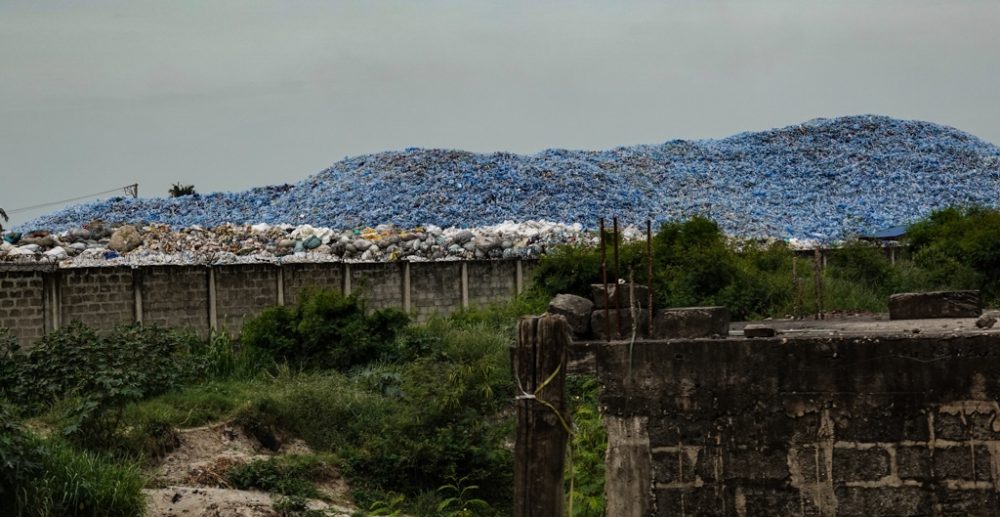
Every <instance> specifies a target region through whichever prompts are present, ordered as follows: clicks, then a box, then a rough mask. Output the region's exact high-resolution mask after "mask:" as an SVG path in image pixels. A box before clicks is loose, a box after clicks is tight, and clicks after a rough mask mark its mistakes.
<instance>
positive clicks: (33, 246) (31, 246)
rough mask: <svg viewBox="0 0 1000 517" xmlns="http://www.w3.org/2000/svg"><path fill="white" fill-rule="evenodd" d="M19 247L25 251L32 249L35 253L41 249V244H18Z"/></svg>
mask: <svg viewBox="0 0 1000 517" xmlns="http://www.w3.org/2000/svg"><path fill="white" fill-rule="evenodd" d="M17 249H19V250H24V251H30V252H31V253H35V252H37V251H38V250H39V249H41V246H39V245H37V244H22V245H20V246H18V247H17Z"/></svg>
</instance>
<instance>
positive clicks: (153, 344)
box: [0, 322, 193, 412]
mask: <svg viewBox="0 0 1000 517" xmlns="http://www.w3.org/2000/svg"><path fill="white" fill-rule="evenodd" d="M192 343H193V338H191V337H190V336H188V335H184V334H179V333H177V332H173V331H168V330H164V329H161V328H157V327H153V326H142V325H128V326H120V327H116V328H115V329H114V330H113V331H112V332H111V333H110V334H108V335H106V336H99V335H98V334H97V333H96V332H94V330H93V329H91V328H89V327H87V326H86V325H83V324H82V323H80V322H73V323H70V324H69V325H67V326H66V327H64V328H61V329H59V330H57V331H55V332H52V333H50V334H47V335H46V336H45V337H43V338H42V339H41V340H39V341H38V343H36V344H35V346H34V348H32V349H31V351H30V352H28V353H13V354H11V353H8V354H7V358H6V360H5V363H6V365H5V367H4V368H3V369H2V370H0V372H2V374H3V375H4V377H3V378H2V379H0V380H2V381H3V382H2V385H0V390H2V392H3V395H5V396H6V397H7V398H9V399H10V400H11V401H13V402H15V403H17V404H18V405H19V406H20V407H22V408H24V409H25V410H27V411H28V412H37V411H39V410H43V409H45V408H46V407H48V406H49V405H51V404H52V403H53V402H55V401H57V400H59V399H62V398H66V397H81V398H85V399H88V398H96V399H101V400H110V399H115V400H138V399H140V398H143V397H148V396H152V395H157V394H160V393H164V392H166V391H168V390H170V389H173V388H176V387H178V386H180V385H181V383H182V382H183V381H184V380H185V379H186V378H187V377H188V375H189V374H190V371H191V369H190V368H191V367H190V363H191V356H190V349H191V345H192Z"/></svg>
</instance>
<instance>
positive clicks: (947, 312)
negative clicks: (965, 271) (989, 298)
mask: <svg viewBox="0 0 1000 517" xmlns="http://www.w3.org/2000/svg"><path fill="white" fill-rule="evenodd" d="M982 312H983V308H982V301H981V300H980V297H979V291H933V292H927V293H899V294H894V295H892V296H890V297H889V319H891V320H913V319H927V318H976V317H978V316H979V315H980V314H982Z"/></svg>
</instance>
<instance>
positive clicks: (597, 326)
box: [590, 309, 649, 339]
mask: <svg viewBox="0 0 1000 517" xmlns="http://www.w3.org/2000/svg"><path fill="white" fill-rule="evenodd" d="M604 313H605V311H604V309H595V310H594V312H592V313H590V329H591V331H592V332H593V333H594V336H596V337H597V339H607V338H608V328H609V324H608V323H607V322H609V321H610V329H611V339H631V337H632V330H633V325H632V323H633V320H632V311H630V310H625V309H623V310H614V309H611V310H608V311H607V313H608V314H607V317H605V314H604ZM635 316H636V318H635V334H636V338H641V337H645V336H646V334H647V331H648V329H649V312H648V311H647V310H646V309H635ZM619 318H620V319H621V333H620V334H619V333H618V319H619Z"/></svg>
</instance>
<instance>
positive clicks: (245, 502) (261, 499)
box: [145, 423, 356, 517]
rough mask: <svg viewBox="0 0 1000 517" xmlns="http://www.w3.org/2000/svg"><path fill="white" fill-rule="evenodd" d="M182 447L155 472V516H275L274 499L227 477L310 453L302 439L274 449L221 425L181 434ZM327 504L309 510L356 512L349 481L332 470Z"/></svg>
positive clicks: (324, 490)
mask: <svg viewBox="0 0 1000 517" xmlns="http://www.w3.org/2000/svg"><path fill="white" fill-rule="evenodd" d="M178 434H179V445H178V447H177V448H176V449H174V450H173V451H171V452H170V453H169V454H167V455H166V456H165V457H164V458H163V460H162V461H161V463H160V464H159V466H157V467H156V468H155V469H154V471H153V472H152V478H153V479H152V482H151V484H150V485H151V486H152V487H153V488H149V489H146V490H145V493H146V495H147V497H148V507H147V508H148V515H150V516H151V517H181V516H183V517H271V516H274V515H276V514H275V513H274V511H273V510H272V503H273V498H272V496H271V495H270V494H268V493H266V492H259V491H250V490H237V489H234V488H233V487H231V486H230V485H229V483H228V482H227V481H226V473H227V472H228V471H229V469H231V468H233V467H234V466H237V465H242V464H246V463H249V462H251V461H254V460H257V459H264V458H269V457H275V456H281V455H288V454H310V453H311V452H312V451H311V450H310V449H309V447H308V446H306V444H305V443H303V442H302V441H301V440H283V443H282V445H281V447H280V448H279V449H278V450H277V451H271V450H269V449H267V448H266V447H264V446H263V445H261V444H260V443H259V442H258V441H257V440H255V439H254V438H253V437H251V436H247V435H246V434H245V433H244V432H243V430H242V429H240V428H239V427H237V426H234V425H231V424H227V423H221V424H215V425H210V426H205V427H197V428H193V429H185V430H181V431H178ZM316 488H317V489H318V490H319V491H320V493H321V494H323V498H324V499H325V501H322V500H312V501H310V502H309V507H310V508H312V509H317V510H326V511H328V512H329V514H330V515H350V514H351V512H353V511H355V510H356V508H354V505H353V503H352V502H351V499H350V493H349V489H348V486H347V483H346V482H345V481H344V479H343V478H342V477H341V476H340V475H339V474H337V473H336V472H333V473H332V474H331V476H330V477H329V478H328V479H325V480H322V482H320V483H317V486H316Z"/></svg>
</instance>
